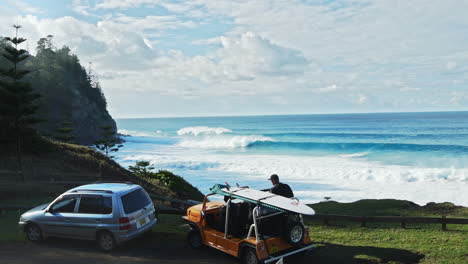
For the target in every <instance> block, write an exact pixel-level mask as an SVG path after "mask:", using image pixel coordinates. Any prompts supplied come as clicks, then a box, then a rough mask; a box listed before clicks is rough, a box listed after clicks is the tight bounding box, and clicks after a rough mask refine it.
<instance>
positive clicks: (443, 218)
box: [441, 215, 447, 231]
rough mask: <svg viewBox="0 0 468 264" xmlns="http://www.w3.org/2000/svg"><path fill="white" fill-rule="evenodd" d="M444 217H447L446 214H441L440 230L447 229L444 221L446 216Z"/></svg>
mask: <svg viewBox="0 0 468 264" xmlns="http://www.w3.org/2000/svg"><path fill="white" fill-rule="evenodd" d="M446 217H447V216H445V215H443V216H442V219H441V222H442V231H447V223H446V221H445V218H446Z"/></svg>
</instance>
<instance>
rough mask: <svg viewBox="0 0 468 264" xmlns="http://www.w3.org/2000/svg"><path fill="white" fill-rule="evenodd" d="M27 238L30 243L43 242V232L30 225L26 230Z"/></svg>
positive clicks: (34, 225)
mask: <svg viewBox="0 0 468 264" xmlns="http://www.w3.org/2000/svg"><path fill="white" fill-rule="evenodd" d="M25 233H26V237H27V238H28V240H29V241H32V242H39V241H42V240H43V236H42V230H41V228H40V227H39V226H38V225H36V224H32V223H31V224H28V225H26V228H25Z"/></svg>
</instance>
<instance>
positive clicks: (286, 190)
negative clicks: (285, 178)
mask: <svg viewBox="0 0 468 264" xmlns="http://www.w3.org/2000/svg"><path fill="white" fill-rule="evenodd" d="M270 192H271V193H273V194H277V195H281V196H284V197H287V198H292V197H294V193H293V191H292V190H291V187H289V185H287V184H285V183H281V182H280V183H278V184H275V185H274V186H273V187H272V188H271V189H270Z"/></svg>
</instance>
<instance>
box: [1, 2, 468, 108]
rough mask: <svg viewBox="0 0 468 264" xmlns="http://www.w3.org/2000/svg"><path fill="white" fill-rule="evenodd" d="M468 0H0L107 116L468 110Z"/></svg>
mask: <svg viewBox="0 0 468 264" xmlns="http://www.w3.org/2000/svg"><path fill="white" fill-rule="evenodd" d="M466 10H468V1H457V0H445V1H439V0H434V1H426V0H412V1H402V0H393V1H388V0H346V1H343V0H341V1H340V0H332V1H330V0H328V1H325V0H323V1H312V0H308V1H290V0H288V1H285V0H278V1H260V0H259V1H253V0H249V1H246V0H236V1H234V0H216V1H212V0H187V1H169V0H70V1H64V0H0V35H11V34H12V32H13V31H12V28H11V25H10V24H12V21H14V22H16V21H17V22H18V23H20V24H22V25H23V31H22V33H23V34H24V35H25V37H27V38H28V39H29V42H28V44H27V47H28V48H29V49H30V50H31V51H33V50H34V47H35V45H36V44H35V43H36V41H37V40H38V39H39V38H40V37H43V36H46V35H49V34H52V35H54V41H55V43H56V46H58V47H60V46H62V45H67V46H69V47H70V48H71V49H72V51H73V52H75V53H76V54H77V55H78V56H79V58H80V59H81V61H82V62H83V64H88V62H93V65H94V69H95V71H96V72H97V73H98V75H99V78H100V81H101V83H102V86H103V89H104V91H105V94H106V97H107V99H108V102H109V110H110V112H111V114H112V115H113V116H114V117H158V116H201V115H203V116H205V115H252V114H307V113H343V112H345V113H346V112H348V113H349V112H397V111H447V110H468V16H466V14H465V11H466Z"/></svg>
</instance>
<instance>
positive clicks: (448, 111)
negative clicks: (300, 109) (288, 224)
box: [114, 110, 468, 119]
mask: <svg viewBox="0 0 468 264" xmlns="http://www.w3.org/2000/svg"><path fill="white" fill-rule="evenodd" d="M458 112H468V110H447V111H400V112H398V111H396V112H348V113H345V112H341V113H307V114H245V115H231V114H228V115H200V116H152V117H115V118H114V119H162V118H195V117H203V118H209V117H253V116H307V115H355V114H404V113H408V114H409V113H458Z"/></svg>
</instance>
